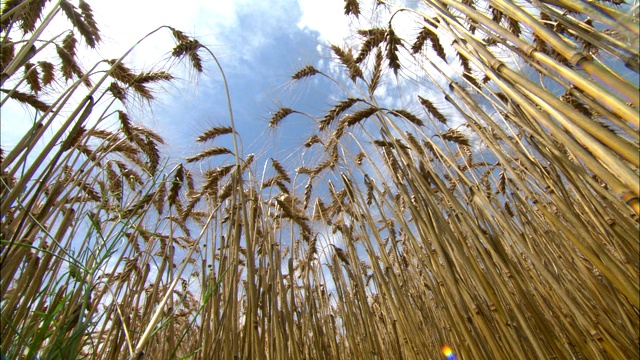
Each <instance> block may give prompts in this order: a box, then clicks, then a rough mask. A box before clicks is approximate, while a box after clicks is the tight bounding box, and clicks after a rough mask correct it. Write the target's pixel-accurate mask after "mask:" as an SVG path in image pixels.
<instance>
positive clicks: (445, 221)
mask: <svg viewBox="0 0 640 360" xmlns="http://www.w3.org/2000/svg"><path fill="white" fill-rule="evenodd" d="M47 3H48V2H47V1H45V0H31V1H20V0H8V1H6V2H4V4H3V7H2V15H1V17H0V20H1V21H0V30H1V31H2V33H1V36H2V39H1V58H0V68H1V73H2V76H1V86H0V91H1V92H2V100H1V105H3V106H4V105H5V103H9V102H17V103H20V104H22V106H23V109H24V111H25V112H28V113H29V114H35V121H34V125H33V127H32V128H31V129H30V130H29V131H28V132H27V133H25V134H23V137H22V138H21V139H20V141H18V142H17V144H16V145H15V146H13V147H11V148H2V149H1V150H2V151H1V152H0V155H1V179H0V180H1V184H0V200H1V208H0V210H1V228H0V231H1V235H0V261H1V263H0V264H1V269H2V271H1V276H0V278H1V280H0V288H1V299H0V304H1V318H0V333H1V334H2V337H1V344H0V346H1V347H0V352H1V354H2V357H3V359H4V358H6V359H36V358H37V359H438V358H448V359H451V358H454V357H455V358H457V359H621V360H622V359H632V358H637V357H638V356H639V352H638V347H639V345H640V339H639V331H640V329H639V326H640V313H639V309H640V290H639V288H640V286H639V285H640V284H639V281H640V280H639V269H640V264H639V262H640V241H639V240H640V236H639V224H638V213H639V198H638V196H639V192H640V190H639V187H640V185H639V171H638V166H639V162H640V161H639V160H640V159H639V158H640V156H639V146H640V136H639V135H638V127H639V113H638V106H639V105H640V104H639V102H640V101H639V95H638V84H637V83H635V81H633V80H629V78H630V77H628V76H625V74H629V73H634V74H636V75H635V77H633V78H634V79H637V73H638V67H639V65H638V52H639V48H638V47H639V46H638V39H639V36H640V31H639V28H638V27H639V24H638V4H637V3H634V4H625V3H623V1H621V0H606V1H605V0H602V1H577V0H522V1H518V2H512V1H504V0H487V1H478V0H461V1H456V0H422V1H416V2H413V3H412V4H413V5H415V6H404V5H406V4H404V3H402V4H401V3H400V2H396V1H393V0H380V1H371V2H368V1H358V0H346V1H345V2H344V12H345V14H344V16H347V17H349V18H352V19H355V18H358V19H367V20H368V23H370V24H371V26H370V27H368V28H361V29H357V30H356V31H354V33H353V34H352V35H353V37H352V39H353V43H349V44H333V45H331V46H330V47H329V48H328V49H327V51H330V53H331V54H332V61H333V65H334V66H335V67H336V68H337V69H338V73H336V72H329V71H326V69H320V68H317V67H316V66H314V65H312V64H309V65H305V66H303V67H301V68H300V69H299V70H298V71H296V72H295V73H293V74H292V75H291V86H292V89H294V90H293V91H295V89H296V86H311V87H312V88H313V86H318V87H323V86H335V87H336V88H337V89H340V92H338V93H337V95H336V98H333V99H330V100H327V101H331V102H332V105H330V106H329V107H327V108H326V109H325V111H323V112H319V113H317V114H312V113H309V112H305V111H304V110H297V109H295V108H294V107H293V106H291V107H287V106H288V105H286V104H284V105H283V107H281V108H280V109H278V110H277V111H275V112H273V114H272V115H271V118H270V119H269V120H268V124H266V125H267V126H268V127H270V128H271V129H272V130H273V131H278V129H281V128H283V127H287V126H296V125H295V123H294V122H293V120H294V119H296V118H297V119H305V121H311V123H312V124H313V128H312V129H311V131H310V132H309V133H308V134H307V138H306V140H304V141H301V143H300V147H299V149H300V152H301V153H303V152H305V153H308V152H312V153H313V154H314V156H313V159H314V161H313V162H306V163H304V164H298V163H296V162H295V161H294V160H292V159H294V158H287V160H283V159H275V158H272V157H270V156H269V154H265V155H266V156H256V155H254V154H245V153H244V150H243V148H242V145H241V144H242V142H241V136H242V134H241V133H239V132H238V131H237V127H236V125H235V123H234V112H233V109H234V108H235V107H238V106H241V105H240V104H232V103H231V100H230V99H231V98H230V95H229V84H227V79H226V77H225V73H224V69H223V68H222V67H221V66H220V64H219V62H218V59H217V57H216V54H215V53H214V52H213V51H211V50H210V49H209V48H207V47H206V46H204V45H203V44H202V43H201V42H200V41H199V40H198V39H197V37H192V36H189V35H187V34H186V33H184V32H182V31H180V30H178V29H175V28H173V27H170V26H169V25H170V24H168V25H167V26H163V27H160V28H158V29H155V30H153V29H150V32H149V35H147V37H145V38H144V39H140V42H149V41H154V40H153V39H154V36H156V35H157V34H159V33H169V34H171V35H172V36H173V38H174V40H175V45H174V47H173V48H172V49H167V50H168V51H169V54H170V57H171V58H172V59H174V60H175V61H173V62H172V63H171V64H172V65H168V66H167V67H166V68H165V69H161V70H157V69H156V70H153V71H136V70H133V69H131V68H130V67H129V66H128V65H127V61H128V56H129V54H130V52H131V51H132V50H133V49H134V48H135V46H134V47H132V49H131V50H130V51H129V52H127V53H124V54H122V57H121V58H118V59H103V60H101V61H98V62H97V63H95V64H87V63H82V59H83V57H82V56H79V51H80V49H81V46H82V47H86V48H88V49H89V50H88V51H92V49H95V48H96V46H97V44H99V43H100V42H101V37H102V36H103V35H102V33H101V32H100V30H99V24H96V21H95V20H94V14H93V10H92V8H91V6H90V5H89V4H88V3H87V2H85V1H84V0H78V1H77V2H76V1H69V0H58V1H54V2H53V3H51V4H47ZM403 4H404V5H403ZM372 14H375V16H373V15H372ZM56 17H62V18H66V19H67V20H68V23H69V24H70V27H69V29H68V30H67V31H66V32H64V33H63V34H61V35H59V36H57V37H55V38H51V39H48V38H44V37H43V35H42V34H43V29H45V28H46V27H47V26H49V24H50V23H51V21H53V19H54V18H56ZM407 24H410V26H408V25H407ZM178 64H182V65H180V66H186V67H188V68H189V69H190V70H189V71H191V72H192V73H193V74H196V75H198V74H201V73H203V72H204V71H205V70H208V71H216V72H219V73H220V75H221V81H222V82H223V85H224V88H225V89H226V91H225V92H223V93H221V94H218V96H220V97H221V98H224V99H226V101H228V118H227V119H226V123H224V124H220V125H216V126H213V127H212V128H210V129H208V130H206V131H204V132H202V134H200V136H198V137H197V138H196V139H193V140H195V142H194V143H195V144H196V145H195V147H194V149H193V150H194V151H193V154H192V155H190V156H187V157H185V158H183V159H178V161H177V162H176V159H175V158H174V159H169V156H168V154H164V153H162V152H161V151H160V149H164V148H165V145H170V144H165V140H164V139H163V138H162V137H161V136H160V135H158V134H157V133H156V132H154V131H153V130H152V129H151V127H149V126H145V125H144V124H143V122H142V121H141V120H140V119H136V118H135V117H133V116H132V111H130V110H131V109H135V108H140V107H142V108H145V107H153V106H154V101H155V98H156V96H157V93H158V92H159V91H162V86H163V85H164V84H170V83H171V82H173V81H174V80H175V74H174V73H173V71H176V69H177V67H178ZM207 66H212V68H211V69H206V67H207ZM336 74H338V75H336ZM312 79H313V80H314V81H315V80H317V82H313V83H312V82H311V80H312ZM381 88H384V90H385V91H382V90H381ZM396 88H401V89H403V94H405V95H406V94H408V95H407V98H406V99H405V100H406V101H404V102H403V106H397V104H398V102H397V101H396V102H394V101H389V99H388V98H387V97H384V96H382V95H381V94H383V93H385V94H387V93H389V91H390V90H389V89H396ZM220 139H227V140H229V141H228V142H227V143H228V144H232V146H226V147H225V146H222V145H221V144H222V143H221V142H220ZM203 168H204V170H203V171H201V170H200V169H203ZM452 353H453V354H452Z"/></svg>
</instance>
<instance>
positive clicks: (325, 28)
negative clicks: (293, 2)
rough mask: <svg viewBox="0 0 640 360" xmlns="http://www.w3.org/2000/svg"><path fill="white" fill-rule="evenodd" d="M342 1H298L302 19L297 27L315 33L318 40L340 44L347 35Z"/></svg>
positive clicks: (347, 24)
mask: <svg viewBox="0 0 640 360" xmlns="http://www.w3.org/2000/svg"><path fill="white" fill-rule="evenodd" d="M343 4H344V1H343V0H324V1H317V0H298V5H300V9H301V10H302V17H301V18H300V21H299V22H298V27H299V28H300V29H303V30H310V31H317V32H318V33H319V35H318V40H320V41H322V42H324V43H331V44H342V43H344V42H345V40H346V37H347V35H348V33H349V19H348V18H347V17H346V16H344V5H343Z"/></svg>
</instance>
